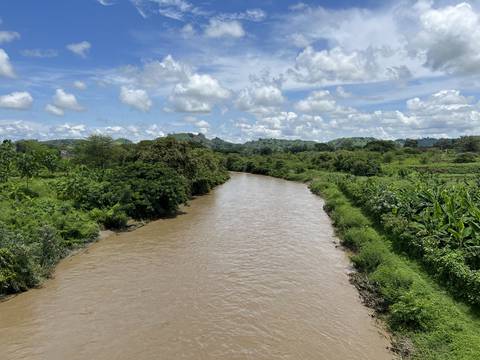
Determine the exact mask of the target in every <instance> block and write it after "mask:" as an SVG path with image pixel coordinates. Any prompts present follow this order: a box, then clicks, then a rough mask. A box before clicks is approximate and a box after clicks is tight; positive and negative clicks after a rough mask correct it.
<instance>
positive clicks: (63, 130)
mask: <svg viewBox="0 0 480 360" xmlns="http://www.w3.org/2000/svg"><path fill="white" fill-rule="evenodd" d="M49 133H50V134H55V136H56V137H59V138H83V137H87V134H88V131H87V126H86V125H85V124H76V125H71V124H68V123H65V124H62V125H57V126H53V127H51V128H50V130H49Z"/></svg>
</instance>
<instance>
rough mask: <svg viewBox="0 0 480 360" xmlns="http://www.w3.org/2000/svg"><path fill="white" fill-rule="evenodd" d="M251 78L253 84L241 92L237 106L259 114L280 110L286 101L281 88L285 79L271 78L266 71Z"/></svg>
mask: <svg viewBox="0 0 480 360" xmlns="http://www.w3.org/2000/svg"><path fill="white" fill-rule="evenodd" d="M251 80H252V85H251V86H249V87H247V88H244V89H242V90H241V91H240V92H239V94H238V97H237V99H236V101H235V105H236V106H237V108H238V109H239V110H242V111H246V112H250V113H253V114H257V115H267V114H270V113H274V112H278V111H279V108H280V107H281V106H282V105H283V104H284V103H285V101H286V100H285V97H284V96H283V94H282V90H281V85H282V81H283V79H281V78H279V79H275V78H274V79H269V74H268V73H266V74H264V75H263V76H262V77H259V78H255V77H252V79H251Z"/></svg>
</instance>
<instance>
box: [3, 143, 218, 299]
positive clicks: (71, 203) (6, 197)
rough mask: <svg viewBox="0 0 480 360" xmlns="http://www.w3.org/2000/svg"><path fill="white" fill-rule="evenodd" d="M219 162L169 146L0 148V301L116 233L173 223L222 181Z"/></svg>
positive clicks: (191, 147)
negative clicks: (169, 219)
mask: <svg viewBox="0 0 480 360" xmlns="http://www.w3.org/2000/svg"><path fill="white" fill-rule="evenodd" d="M227 179H228V173H227V171H226V170H225V167H224V166H223V162H222V159H221V158H220V157H219V156H218V155H216V154H214V153H213V152H212V151H211V150H209V149H206V148H204V147H202V146H201V145H198V144H195V143H190V142H184V141H177V140H175V139H173V138H169V137H167V138H164V139H157V140H153V141H142V142H140V143H139V144H133V143H131V142H129V141H119V140H116V141H114V140H112V139H111V138H108V137H103V136H91V137H90V138H88V139H86V140H74V141H52V142H47V143H40V142H37V141H19V142H16V143H12V142H11V141H8V140H6V141H4V142H3V143H1V144H0V296H2V295H6V294H10V293H15V292H19V291H24V290H27V289H28V288H30V287H34V286H37V285H38V284H39V283H40V282H41V281H42V279H43V278H45V277H47V276H48V275H49V274H50V272H51V270H52V269H53V267H54V266H55V264H56V263H57V262H58V260H59V259H61V258H62V257H64V256H65V255H67V254H68V253H69V252H70V251H72V250H74V249H76V248H79V247H82V246H84V245H85V244H87V243H89V242H91V241H94V240H95V239H97V237H98V234H99V230H101V229H123V228H126V227H127V223H128V221H129V219H134V220H150V219H155V218H158V217H161V216H169V215H174V214H175V213H176V212H177V210H178V208H179V206H180V205H181V204H185V203H186V202H187V201H188V200H189V199H190V198H191V197H192V196H195V195H201V194H204V193H207V192H208V191H210V189H212V188H213V187H214V186H216V185H218V184H220V183H222V182H224V181H226V180H227Z"/></svg>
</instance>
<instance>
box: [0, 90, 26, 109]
mask: <svg viewBox="0 0 480 360" xmlns="http://www.w3.org/2000/svg"><path fill="white" fill-rule="evenodd" d="M32 104H33V97H32V95H30V93H28V92H26V91H21V92H20V91H16V92H12V93H11V94H8V95H2V96H0V107H1V108H6V109H14V110H27V109H30V108H31V107H32Z"/></svg>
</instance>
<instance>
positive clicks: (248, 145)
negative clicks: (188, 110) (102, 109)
mask: <svg viewBox="0 0 480 360" xmlns="http://www.w3.org/2000/svg"><path fill="white" fill-rule="evenodd" d="M168 136H169V137H172V138H175V139H176V140H178V141H188V142H192V143H195V144H198V145H199V146H205V147H207V148H209V149H212V150H215V151H219V152H225V153H231V152H237V153H250V154H269V153H272V152H300V151H311V150H317V151H324V150H328V149H329V148H330V149H359V148H363V147H364V146H365V145H367V144H368V143H369V142H371V141H374V140H378V139H376V138H374V137H343V138H338V139H334V140H331V141H329V142H327V143H320V142H316V141H308V140H285V139H262V138H260V139H258V140H252V141H247V142H245V143H243V144H236V143H232V142H229V141H225V140H223V139H220V138H219V137H215V138H213V139H209V138H207V137H206V136H205V135H204V134H201V133H199V134H192V133H176V134H169V135H168ZM407 140H409V139H397V140H395V142H396V143H397V144H399V145H400V146H404V144H405V142H406V141H407ZM455 140H456V139H437V138H421V139H415V140H413V141H415V142H416V144H417V145H416V147H418V148H430V147H433V146H440V147H442V146H446V145H447V146H448V145H450V146H451V145H452V144H453V143H454V142H455ZM82 141H84V139H57V140H47V141H40V143H43V144H47V145H49V146H52V147H56V148H59V149H61V150H70V149H73V148H74V147H75V145H77V144H78V143H80V142H82ZM409 141H412V140H409ZM114 142H115V143H116V144H122V145H123V144H131V143H132V141H130V140H128V139H125V138H119V139H115V140H114ZM440 144H441V145H440Z"/></svg>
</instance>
